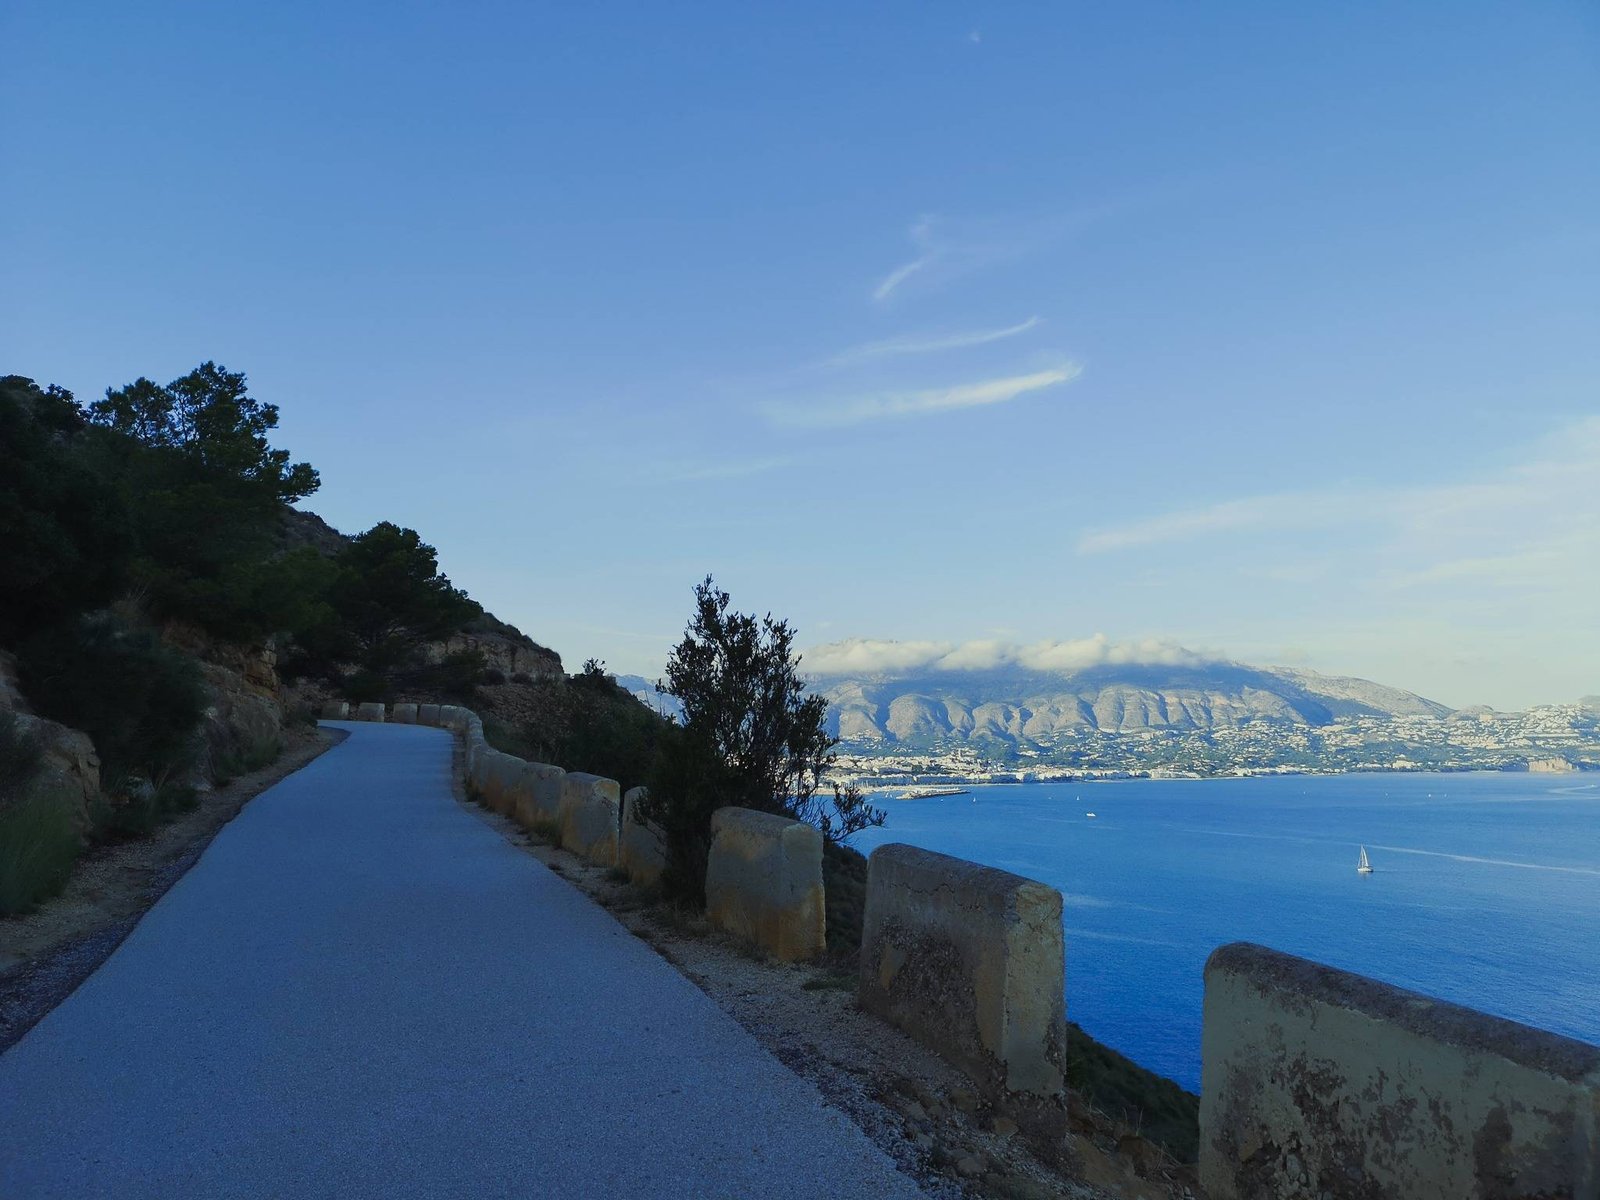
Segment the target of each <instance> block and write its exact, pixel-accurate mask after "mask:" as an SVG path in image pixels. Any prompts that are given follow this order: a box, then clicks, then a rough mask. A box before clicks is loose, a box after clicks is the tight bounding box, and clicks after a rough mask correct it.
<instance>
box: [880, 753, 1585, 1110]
mask: <svg viewBox="0 0 1600 1200" xmlns="http://www.w3.org/2000/svg"><path fill="white" fill-rule="evenodd" d="M877 799H878V802H879V803H880V804H881V805H882V806H883V807H885V808H886V810H887V812H888V822H887V824H886V825H885V826H884V827H883V828H882V829H876V830H868V831H867V832H865V833H863V834H861V835H858V837H857V838H856V840H855V843H854V844H855V845H856V846H857V848H858V849H860V850H862V851H864V852H870V851H871V850H872V849H873V848H874V847H876V846H879V845H882V844H884V843H886V842H909V843H911V844H912V845H915V846H921V847H924V848H926V849H929V850H938V851H941V852H943V853H946V854H954V855H958V856H960V857H962V858H967V859H971V860H974V861H976V862H981V863H986V864H988V865H991V866H996V867H1001V868H1004V869H1005V870H1008V871H1014V872H1016V873H1017V874H1019V875H1026V876H1028V877H1029V878H1032V879H1037V880H1041V881H1042V882H1045V883H1048V884H1052V885H1053V886H1055V887H1057V888H1059V889H1060V890H1061V892H1062V895H1063V897H1064V898H1065V911H1064V920H1063V924H1064V926H1065V932H1066V947H1067V1016H1068V1018H1069V1019H1071V1020H1073V1021H1076V1022H1077V1023H1078V1024H1080V1025H1081V1026H1083V1028H1084V1029H1086V1030H1087V1031H1088V1032H1089V1033H1090V1034H1091V1035H1093V1036H1094V1037H1096V1038H1098V1039H1100V1040H1101V1041H1103V1042H1105V1043H1106V1044H1108V1045H1110V1046H1112V1047H1114V1048H1116V1049H1117V1050H1120V1051H1121V1052H1122V1053H1124V1054H1126V1055H1128V1057H1130V1058H1132V1059H1133V1060H1134V1061H1135V1062H1138V1063H1140V1064H1142V1065H1144V1066H1146V1067H1149V1068H1150V1069H1151V1070H1154V1071H1157V1072H1159V1073H1161V1074H1163V1075H1166V1076H1168V1077H1170V1078H1172V1079H1175V1080H1177V1081H1178V1082H1179V1083H1181V1084H1182V1085H1183V1086H1185V1087H1187V1088H1189V1089H1190V1090H1197V1089H1198V1087H1199V1083H1200V1004H1201V996H1202V991H1203V988H1202V968H1203V967H1204V965H1205V960H1206V956H1207V955H1208V954H1209V953H1210V952H1211V951H1212V950H1213V949H1215V948H1216V947H1217V946H1219V945H1222V944H1223V943H1225V942H1232V941H1252V942H1260V943H1262V944H1264V945H1267V946H1272V947H1274V948H1276V949H1279V950H1286V951H1289V952H1290V953H1293V954H1300V955H1304V956H1306V957H1308V958H1313V959H1316V960H1318V961H1320V962H1324V963H1328V964H1330V965H1332V966H1336V967H1342V968H1344V969H1346V970H1350V971H1357V972H1359V973H1361V974H1363V975H1369V976H1372V977H1374V978H1376V979H1382V980H1386V981H1388V982H1390V983H1395V984H1399V985H1401V986H1403V987H1408V988H1412V989H1414V990H1416V991H1420V992H1425V993H1427V994H1429V995H1433V996H1438V997H1441V998H1443V999H1447V1000H1452V1001H1454V1002H1456V1003H1458V1004H1465V1005H1468V1006H1470V1007H1472V1008H1477V1009H1481V1010H1483V1011H1485V1012H1490V1013H1495V1014H1498V1015H1500V1016H1504V1017H1510V1018H1512V1019H1514V1020H1518V1021H1524V1022H1526V1023H1528V1024H1530V1025H1537V1026H1540V1027H1542V1028H1545V1029H1550V1030H1554V1031H1556V1032H1558V1033H1563V1034H1566V1035H1568V1036H1570V1037H1576V1038H1579V1039H1582V1040H1584V1041H1589V1042H1596V1043H1600V783H1596V782H1594V778H1593V776H1587V777H1586V776H1582V775H1578V776H1571V775H1568V776H1559V775H1556V776H1541V775H1525V774H1524V775H1508V774H1451V775H1411V774H1406V775H1398V774H1396V775H1339V776H1274V777H1264V778H1255V779H1237V780H1193V781H1160V780H1130V781H1127V782H1116V783H1094V784H1074V783H1060V784H1005V785H993V786H988V787H978V788H974V789H972V792H971V794H970V795H966V796H955V797H948V798H943V799H930V800H895V799H889V798H886V797H879V798H877ZM1086 812H1094V813H1095V814H1096V817H1095V818H1094V819H1092V820H1091V819H1089V818H1087V817H1086V816H1085V815H1084V814H1085V813H1086ZM1361 844H1365V845H1366V847H1367V852H1368V854H1369V855H1370V856H1371V859H1372V864H1373V866H1374V868H1376V870H1375V871H1374V873H1373V874H1372V875H1368V876H1361V875H1358V874H1357V873H1356V870H1355V867H1356V858H1357V853H1358V846H1359V845H1361Z"/></svg>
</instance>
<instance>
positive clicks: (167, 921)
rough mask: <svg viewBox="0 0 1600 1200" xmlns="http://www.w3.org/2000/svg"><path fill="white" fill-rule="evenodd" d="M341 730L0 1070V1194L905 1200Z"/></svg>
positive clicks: (355, 731)
mask: <svg viewBox="0 0 1600 1200" xmlns="http://www.w3.org/2000/svg"><path fill="white" fill-rule="evenodd" d="M339 725H340V727H341V728H346V729H348V730H349V731H350V735H351V736H350V737H349V739H348V740H347V741H345V742H344V743H343V744H341V745H339V746H336V747H334V748H333V749H332V750H330V751H328V752H327V753H326V754H324V755H323V756H322V757H321V758H319V759H317V760H316V761H315V762H313V763H312V764H311V765H309V766H308V767H306V768H305V769H303V770H301V771H299V772H297V773H296V774H294V775H291V776H289V777H288V778H286V779H285V780H283V781H282V782H281V783H279V784H278V785H277V786H275V787H273V788H272V789H270V790H269V791H267V792H264V793H262V794H261V795H260V796H259V797H257V798H256V799H255V800H254V801H252V802H251V803H250V804H249V805H248V806H247V807H246V808H245V810H244V812H243V813H241V814H240V816H239V817H238V818H237V819H235V820H234V821H233V822H232V823H231V824H230V825H228V826H227V827H226V828H225V829H224V830H223V831H222V833H221V834H220V835H219V836H218V837H217V839H216V840H215V841H214V842H213V843H212V844H211V846H210V847H209V848H208V849H207V851H206V853H205V855H204V856H203V857H202V858H201V860H200V861H199V863H198V864H197V865H196V866H195V867H194V868H193V869H192V870H191V871H190V872H189V873H188V874H187V875H185V876H184V877H183V878H182V879H181V880H180V881H179V882H178V883H177V884H176V886H174V887H173V888H172V890H171V891H170V892H168V893H167V894H166V896H164V897H163V898H162V899H161V900H160V902H159V903H157V904H156V905H155V907H154V908H152V909H151V910H150V912H149V913H148V914H147V915H146V916H145V918H144V920H143V921H142V922H141V923H140V924H139V926H138V928H136V929H135V930H134V932H133V933H132V935H131V936H129V938H128V939H127V941H126V942H124V943H123V945H122V946H121V947H120V948H119V949H118V950H117V952H116V953H115V954H114V955H112V956H111V958H110V959H108V960H107V961H106V962H105V964H104V965H103V966H101V968H100V969H99V970H98V971H97V972H95V974H94V975H93V976H91V977H90V978H89V979H88V980H87V981H86V982H85V983H84V984H83V986H82V987H80V988H79V989H78V990H77V991H76V992H75V993H74V994H73V995H72V996H71V997H69V998H68V999H67V1000H66V1001H65V1002H64V1003H63V1004H61V1005H60V1006H59V1007H58V1008H57V1009H55V1010H54V1011H53V1012H52V1013H50V1015H49V1016H47V1017H46V1018H45V1019H44V1020H43V1021H42V1022H40V1024H39V1025H37V1026H36V1027H35V1028H34V1029H33V1030H31V1031H30V1032H29V1033H28V1034H27V1036H26V1037H24V1038H23V1039H22V1040H21V1041H20V1042H18V1043H17V1044H16V1045H15V1046H14V1047H12V1049H11V1050H9V1051H8V1052H6V1053H5V1054H4V1055H3V1056H0V1197H4V1198H5V1200H32V1198H34V1197H70V1198H72V1200H89V1198H94V1197H118V1198H121V1197H130V1198H132V1197H151V1198H160V1200H175V1198H178V1197H205V1198H207V1200H210V1198H213V1197H286V1198H287V1197H296V1198H298V1197H330V1198H331V1197H339V1198H340V1200H350V1198H356V1197H383V1198H384V1200H395V1198H398V1197H412V1196H417V1197H474V1198H484V1197H510V1196H527V1197H545V1196H551V1197H560V1196H574V1197H579V1196H582V1197H589V1196H592V1197H631V1196H652V1197H653V1196H661V1197H713V1196H715V1197H751V1198H752V1200H756V1198H760V1200H767V1198H772V1200H778V1198H784V1197H795V1198H801V1197H804V1198H812V1197H834V1196H837V1197H871V1198H872V1200H898V1198H901V1197H905V1198H908V1200H909V1198H911V1197H915V1196H918V1195H919V1194H920V1193H919V1192H918V1190H917V1188H916V1186H915V1184H914V1183H913V1182H912V1181H911V1180H910V1179H908V1178H907V1177H906V1176H904V1175H902V1174H900V1173H899V1172H898V1171H896V1169H895V1168H894V1166H893V1164H892V1162H891V1161H890V1160H889V1159H888V1158H887V1156H885V1155H884V1154H883V1153H882V1152H881V1151H879V1150H878V1149H877V1148H876V1147H875V1146H873V1145H872V1144H871V1142H869V1141H868V1140H867V1138H866V1137H865V1136H864V1135H863V1134H862V1133H861V1132H860V1131H859V1130H858V1129H857V1128H856V1127H855V1126H854V1125H852V1124H851V1123H850V1122H849V1121H848V1120H846V1119H845V1118H844V1117H843V1116H842V1115H841V1114H839V1113H838V1112H837V1111H835V1110H833V1109H830V1108H827V1107H826V1106H825V1105H824V1104H823V1101H822V1099H821V1098H820V1096H819V1095H818V1093H817V1092H816V1090H815V1089H814V1088H813V1087H812V1086H811V1085H810V1084H809V1083H807V1082H806V1081H804V1080H802V1079H800V1078H799V1077H798V1076H796V1075H794V1074H792V1073H791V1072H790V1071H788V1070H787V1069H786V1068H785V1067H784V1066H783V1065H782V1064H780V1063H779V1062H778V1061H777V1060H776V1059H774V1058H773V1057H772V1056H771V1055H770V1054H768V1053H767V1051H766V1050H765V1049H764V1048H762V1047H761V1046H760V1045H759V1044H758V1043H757V1042H756V1041H755V1040H754V1039H753V1038H752V1037H751V1036H750V1035H749V1034H748V1033H746V1032H745V1031H744V1030H743V1029H742V1028H741V1027H740V1026H739V1025H738V1024H736V1023H735V1022H734V1021H733V1020H732V1018H730V1017H728V1016H727V1015H726V1014H725V1013H723V1012H722V1010H721V1009H719V1008H717V1006H716V1005H715V1004H713V1003H712V1002H711V1001H710V1000H709V999H708V998H707V997H706V996H705V995H704V994H703V993H701V992H700V991H699V990H698V989H697V988H695V987H694V985H693V984H691V983H690V982H689V981H688V980H686V979H684V978H683V977H682V976H681V975H679V974H678V972H677V971H676V970H674V969H673V968H672V967H671V966H670V965H668V964H667V963H666V962H664V961H663V960H662V959H661V958H659V957H658V956H657V955H656V954H655V953H654V952H653V951H652V950H650V949H649V948H648V947H647V946H645V945H644V944H642V943H641V942H639V941H638V940H636V939H635V938H634V937H633V936H632V935H630V934H629V933H628V932H627V931H626V930H624V929H623V928H622V927H621V926H619V925H618V924H617V923H616V922H615V921H613V920H612V919H611V917H610V916H609V915H608V914H606V913H605V912H604V910H602V909H600V908H599V907H597V906H596V905H595V904H594V903H593V902H591V901H590V900H589V899H588V898H587V897H585V896H583V895H581V894H580V893H578V892H577V891H575V890H574V889H573V888H571V887H570V886H569V885H568V884H566V883H565V882H564V881H563V880H562V879H561V878H560V877H558V876H556V875H555V874H553V873H552V872H550V871H549V870H548V869H546V868H545V867H544V866H543V865H542V864H540V863H539V862H538V861H536V860H535V859H533V858H531V857H529V856H528V855H527V854H525V853H522V852H521V851H519V850H518V849H516V848H515V847H514V846H512V845H510V844H508V843H507V842H506V841H505V839H504V838H503V837H501V835H500V834H499V833H497V832H496V831H495V830H493V829H491V828H490V827H488V826H487V825H486V824H485V823H484V822H482V821H480V820H479V819H477V818H476V817H475V816H473V814H472V813H470V812H467V811H465V810H464V809H462V808H461V806H460V805H458V804H457V803H456V802H455V801H454V800H453V799H452V798H451V793H450V754H451V746H450V738H449V735H448V734H447V733H445V732H444V731H442V730H437V729H429V728H423V727H419V726H410V725H368V724H358V723H343V722H340V723H339Z"/></svg>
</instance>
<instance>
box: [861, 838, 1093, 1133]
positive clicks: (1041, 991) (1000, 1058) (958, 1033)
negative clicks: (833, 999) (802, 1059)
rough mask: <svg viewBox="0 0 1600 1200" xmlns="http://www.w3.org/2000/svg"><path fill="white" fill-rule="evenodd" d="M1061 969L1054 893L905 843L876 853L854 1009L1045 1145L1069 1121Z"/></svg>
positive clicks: (1056, 895) (1017, 877) (1058, 913)
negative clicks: (932, 1058) (965, 1080)
mask: <svg viewBox="0 0 1600 1200" xmlns="http://www.w3.org/2000/svg"><path fill="white" fill-rule="evenodd" d="M1064 969H1065V948H1064V945H1063V941H1062V933H1061V893H1060V892H1058V891H1057V890H1056V889H1055V888H1052V887H1047V886H1045V885H1044V884H1042V883H1035V882H1034V881H1033V880H1031V879H1024V878H1023V877H1022V876H1020V875H1013V874H1011V873H1010V872H1008V871H1000V870H996V869H995V868H993V867H984V866H979V865H978V864H977V863H971V862H967V861H965V860H964V859H959V858H951V857H950V856H948V855H944V854H934V853H932V852H931V851H928V850H918V849H916V848H914V847H912V846H902V845H888V846H880V847H878V849H876V850H874V851H873V852H872V857H871V858H870V859H869V860H868V867H867V904H866V916H865V922H864V928H863V930H862V938H861V981H860V1000H861V1006H862V1007H863V1008H865V1009H866V1010H867V1011H868V1012H872V1013H876V1014H878V1015H879V1016H881V1017H883V1018H885V1019H886V1020H888V1021H890V1022H892V1023H893V1024H895V1025H898V1026H899V1027H900V1028H901V1029H904V1030H905V1031H906V1032H907V1033H909V1034H910V1035H911V1036H912V1037H914V1038H916V1039H917V1040H918V1041H919V1042H921V1043H922V1044H923V1045H925V1046H928V1047H929V1048H931V1049H933V1050H934V1051H936V1052H937V1053H938V1054H939V1055H940V1056H941V1057H943V1058H945V1059H947V1060H949V1061H950V1062H952V1063H954V1064H955V1065H956V1066H958V1067H960V1068H961V1069H962V1070H964V1071H965V1072H966V1073H967V1074H968V1075H970V1076H971V1077H972V1079H973V1082H974V1083H975V1084H976V1085H977V1087H978V1090H979V1091H980V1092H981V1093H982V1094H983V1095H984V1096H985V1097H987V1098H988V1099H989V1101H990V1102H991V1103H993V1104H994V1105H995V1106H996V1107H997V1108H1000V1109H1003V1110H1004V1111H1005V1112H1007V1113H1008V1114H1010V1115H1011V1116H1012V1117H1013V1118H1014V1119H1015V1120H1016V1121H1017V1122H1018V1124H1019V1125H1021V1126H1022V1127H1023V1128H1024V1129H1025V1130H1027V1131H1028V1132H1029V1133H1030V1134H1032V1135H1034V1136H1035V1137H1040V1138H1045V1139H1054V1138H1058V1137H1059V1136H1060V1135H1061V1134H1062V1133H1063V1132H1064V1130H1065V1124H1066V1106H1065V1078H1064V1076H1065V1068H1066V1042H1067V1031H1066V995H1065V983H1066V981H1065V973H1064Z"/></svg>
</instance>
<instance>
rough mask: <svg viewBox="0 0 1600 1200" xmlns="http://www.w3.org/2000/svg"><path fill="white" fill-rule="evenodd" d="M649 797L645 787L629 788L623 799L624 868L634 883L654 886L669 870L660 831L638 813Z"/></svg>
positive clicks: (621, 854) (663, 839)
mask: <svg viewBox="0 0 1600 1200" xmlns="http://www.w3.org/2000/svg"><path fill="white" fill-rule="evenodd" d="M646 795H648V793H647V792H646V790H645V789H644V788H642V787H636V788H629V789H628V790H627V792H626V793H625V794H624V795H623V797H622V843H621V851H620V858H621V865H622V869H623V870H624V871H626V872H627V873H628V878H629V879H630V880H632V881H633V882H634V883H637V884H642V885H643V886H645V887H654V886H655V885H656V884H657V883H659V882H661V873H662V872H663V871H665V870H666V869H667V843H666V839H665V838H663V837H662V835H661V830H659V829H657V828H656V827H655V826H654V825H651V824H648V823H646V822H645V821H644V820H643V818H641V817H640V816H639V814H638V813H637V812H636V811H635V808H636V806H637V805H638V803H639V801H640V800H641V799H642V798H643V797H644V796H646Z"/></svg>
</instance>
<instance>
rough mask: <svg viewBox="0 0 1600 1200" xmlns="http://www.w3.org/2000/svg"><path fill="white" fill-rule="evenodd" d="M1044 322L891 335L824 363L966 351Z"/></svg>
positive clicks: (1034, 320) (1032, 319)
mask: <svg viewBox="0 0 1600 1200" xmlns="http://www.w3.org/2000/svg"><path fill="white" fill-rule="evenodd" d="M1040 324H1042V319H1041V318H1039V317H1029V318H1028V319H1027V320H1026V321H1019V322H1018V323H1017V324H1015V325H1008V326H1006V327H1005V328H1004V329H978V330H971V331H968V332H965V333H940V334H912V335H910V336H907V337H899V338H889V339H888V340H886V341H881V342H868V343H867V344H866V345H864V346H856V347H854V348H852V349H850V350H846V351H844V352H843V353H841V354H836V355H834V356H833V357H832V358H830V359H828V360H827V361H826V362H824V363H823V364H822V365H823V366H825V367H849V366H855V365H856V364H858V363H863V362H871V361H873V360H874V359H880V358H894V357H898V356H900V355H905V354H936V353H938V352H940V351H942V350H965V349H967V348H969V347H972V346H987V345H989V344H990V343H991V342H1001V341H1004V340H1005V339H1007V338H1014V337H1017V336H1018V335H1019V334H1024V333H1027V332H1028V331H1029V330H1032V329H1037V328H1038V327H1039V325H1040Z"/></svg>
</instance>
